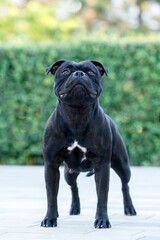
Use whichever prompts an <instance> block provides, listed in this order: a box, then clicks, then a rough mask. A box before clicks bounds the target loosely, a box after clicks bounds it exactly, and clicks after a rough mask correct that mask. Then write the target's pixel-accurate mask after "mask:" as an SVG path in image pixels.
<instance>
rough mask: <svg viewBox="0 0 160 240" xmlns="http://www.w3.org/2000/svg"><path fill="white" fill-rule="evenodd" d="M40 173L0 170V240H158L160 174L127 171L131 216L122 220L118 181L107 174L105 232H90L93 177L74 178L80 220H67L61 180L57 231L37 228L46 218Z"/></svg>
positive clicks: (66, 191) (67, 195)
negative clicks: (133, 213) (107, 223)
mask: <svg viewBox="0 0 160 240" xmlns="http://www.w3.org/2000/svg"><path fill="white" fill-rule="evenodd" d="M43 171H44V169H43V167H21V166H20V167H19V166H18V167H14V166H13V167H10V166H0V240H1V239H3V240H9V239H10V240H11V239H12V240H19V239H20V240H32V239H34V240H41V239H43V240H48V239H56V240H68V239H69V240H73V239H74V240H75V239H76V240H79V239H81V240H82V239H83V240H85V239H87V240H90V239H92V240H94V239H95V240H97V239H100V240H101V239H103V238H104V239H113V240H121V239H123V240H139V239H144V240H158V239H160V187H159V185H160V168H138V167H133V168H132V181H131V182H130V189H131V195H132V197H133V202H134V205H135V208H136V210H137V213H138V215H137V216H134V217H133V216H132V217H129V216H124V215H123V203H122V195H121V190H120V189H121V186H120V181H119V178H118V177H117V175H116V174H115V173H114V172H113V171H111V182H110V193H109V217H110V222H111V224H112V228H111V229H95V228H94V227H93V222H94V215H95V207H96V193H95V184H94V178H93V176H92V177H90V178H86V177H85V174H81V175H80V176H79V181H78V183H79V191H80V196H81V209H82V210H81V215H78V216H69V215H68V211H69V207H70V197H71V196H70V189H69V187H68V185H67V184H66V183H65V181H64V178H63V167H62V168H61V181H60V190H59V201H58V202H59V214H60V217H59V219H58V227H57V228H42V227H40V222H41V220H42V219H43V217H44V215H45V212H46V193H45V185H44V178H43Z"/></svg>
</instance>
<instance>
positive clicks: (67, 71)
mask: <svg viewBox="0 0 160 240" xmlns="http://www.w3.org/2000/svg"><path fill="white" fill-rule="evenodd" d="M69 73H70V71H69V70H68V69H64V70H63V72H62V74H69Z"/></svg>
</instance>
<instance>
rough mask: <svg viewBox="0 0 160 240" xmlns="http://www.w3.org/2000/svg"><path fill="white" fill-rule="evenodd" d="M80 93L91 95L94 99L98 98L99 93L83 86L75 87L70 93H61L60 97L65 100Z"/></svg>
mask: <svg viewBox="0 0 160 240" xmlns="http://www.w3.org/2000/svg"><path fill="white" fill-rule="evenodd" d="M80 91H81V92H84V94H86V93H88V94H89V95H90V97H92V98H96V97H97V93H96V92H93V91H90V90H88V89H87V88H86V87H85V86H84V85H82V84H76V85H74V86H73V87H72V88H71V89H70V90H69V91H68V92H61V93H59V96H60V98H65V97H66V96H67V95H69V94H70V93H74V95H75V96H77V95H78V93H79V92H80Z"/></svg>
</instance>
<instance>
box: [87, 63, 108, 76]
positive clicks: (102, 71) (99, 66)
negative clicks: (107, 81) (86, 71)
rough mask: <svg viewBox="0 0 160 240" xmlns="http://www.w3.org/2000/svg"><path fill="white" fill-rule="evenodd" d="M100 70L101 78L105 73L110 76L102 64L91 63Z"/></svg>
mask: <svg viewBox="0 0 160 240" xmlns="http://www.w3.org/2000/svg"><path fill="white" fill-rule="evenodd" d="M91 62H92V63H93V64H94V65H95V66H96V67H97V68H98V70H99V72H100V74H101V76H103V74H104V73H105V74H106V75H107V76H108V70H107V69H106V68H105V67H104V66H103V65H102V64H101V63H100V62H97V61H91Z"/></svg>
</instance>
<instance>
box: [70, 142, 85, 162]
mask: <svg viewBox="0 0 160 240" xmlns="http://www.w3.org/2000/svg"><path fill="white" fill-rule="evenodd" d="M76 148H77V149H79V150H80V152H81V153H82V159H81V161H83V160H85V159H86V153H87V148H85V147H82V146H81V145H80V144H79V143H78V141H76V140H74V142H73V143H72V144H71V145H70V146H69V147H67V150H68V151H69V153H71V152H72V151H73V150H75V149H76Z"/></svg>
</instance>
